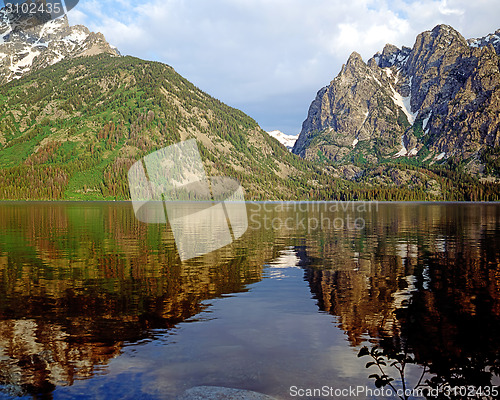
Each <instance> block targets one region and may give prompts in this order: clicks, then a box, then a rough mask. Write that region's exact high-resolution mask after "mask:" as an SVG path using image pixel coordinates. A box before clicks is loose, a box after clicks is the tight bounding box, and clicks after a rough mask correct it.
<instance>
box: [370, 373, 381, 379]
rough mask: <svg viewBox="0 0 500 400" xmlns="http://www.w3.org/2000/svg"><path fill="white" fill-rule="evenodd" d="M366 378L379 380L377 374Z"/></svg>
mask: <svg viewBox="0 0 500 400" xmlns="http://www.w3.org/2000/svg"><path fill="white" fill-rule="evenodd" d="M368 378H369V379H372V378H375V379H380V375H379V374H371V375H370V376H369V377H368Z"/></svg>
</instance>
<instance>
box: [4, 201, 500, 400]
mask: <svg viewBox="0 0 500 400" xmlns="http://www.w3.org/2000/svg"><path fill="white" fill-rule="evenodd" d="M358 206H359V205H357V206H356V207H354V208H346V207H337V208H334V207H333V206H332V205H331V204H330V205H329V204H322V205H319V206H318V205H314V206H311V205H309V206H304V205H300V206H299V205H297V204H293V203H292V204H286V205H283V204H272V205H270V204H266V205H265V206H264V205H263V204H262V203H253V204H248V205H247V208H248V213H249V229H248V231H247V232H246V233H245V235H244V236H243V237H242V239H241V240H240V241H237V242H234V243H233V244H231V245H230V246H227V247H225V248H223V249H220V250H218V251H216V252H213V253H210V254H207V255H205V256H203V257H199V258H197V259H194V260H190V261H188V262H181V261H180V259H179V256H178V253H177V250H176V247H175V241H174V237H173V235H172V232H171V230H170V227H169V226H168V225H148V224H143V223H141V222H138V221H137V220H136V219H135V218H134V214H133V210H132V208H131V205H130V204H128V203H92V204H88V203H85V204H83V203H51V204H45V203H37V204H21V203H19V204H12V203H10V204H9V203H5V204H2V205H1V206H0V228H1V229H0V299H1V300H0V383H1V384H2V385H3V386H4V389H5V390H6V391H7V392H8V393H10V394H11V395H22V394H33V395H35V394H36V395H38V396H40V395H42V394H44V393H45V394H46V395H47V396H51V395H52V394H54V393H57V391H56V392H54V391H55V390H56V388H58V387H59V388H60V387H69V386H72V385H75V383H76V382H77V381H81V380H82V379H83V380H92V379H96V377H98V376H106V375H107V374H109V369H110V368H111V361H112V360H116V359H120V358H123V359H127V357H128V356H127V354H124V351H125V349H126V348H128V347H129V346H132V347H133V346H134V344H139V343H143V342H144V341H145V340H146V341H151V342H152V343H153V342H155V341H156V342H158V343H163V344H162V345H161V346H163V347H162V349H166V348H168V349H170V350H169V353H168V354H167V353H162V354H163V357H164V358H165V359H168V360H169V361H168V368H169V369H168V371H170V368H173V369H174V370H175V369H176V368H178V367H181V366H182V365H184V364H183V363H184V362H186V360H185V359H184V358H183V357H185V355H183V356H182V357H181V354H184V353H185V351H186V349H191V350H190V351H191V353H192V355H191V357H192V359H190V360H189V363H190V364H189V365H191V367H190V368H191V370H190V371H188V370H186V371H185V372H183V374H179V373H177V375H174V374H173V372H168V371H167V370H166V369H165V371H166V372H165V374H166V375H168V374H172V376H175V378H171V380H169V382H170V383H171V385H170V387H169V388H168V393H170V394H171V395H175V394H178V393H179V391H180V390H181V388H182V387H184V386H185V385H187V382H189V384H192V385H195V384H200V383H203V384H205V383H207V382H208V383H209V384H216V383H219V384H220V383H221V382H223V383H226V384H231V386H232V387H241V388H247V389H254V390H259V391H262V392H265V393H268V394H271V395H274V396H276V397H277V398H288V394H287V393H288V392H287V387H289V386H290V385H292V384H296V382H302V383H303V384H304V385H307V384H309V385H312V384H317V385H319V386H321V385H322V384H335V385H341V384H342V385H348V384H353V385H356V384H359V383H360V380H361V379H364V380H363V381H362V384H367V385H370V384H371V382H370V381H369V380H368V378H367V375H368V373H367V371H366V370H364V362H360V363H358V364H356V363H357V362H358V361H356V350H355V349H354V348H355V347H359V346H361V345H362V344H366V343H367V341H370V342H372V343H379V344H380V345H381V346H383V348H385V349H388V350H391V351H401V350H402V349H405V350H407V351H409V352H411V353H413V354H414V355H415V358H416V360H417V362H418V363H419V364H421V365H429V366H430V368H431V371H432V372H433V374H434V376H437V377H439V378H440V379H443V380H447V381H450V380H452V379H454V377H457V376H459V377H460V379H461V380H457V381H456V384H459V383H458V382H462V383H460V384H464V383H466V382H467V383H468V384H485V383H488V382H490V383H491V382H495V381H494V380H493V381H492V376H494V375H495V369H494V368H493V369H492V368H491V367H492V366H493V367H495V366H497V365H498V359H499V350H500V345H499V344H498V340H497V339H498V332H500V329H499V328H500V235H499V232H500V206H498V205H453V204H447V205H432V204H411V205H405V204H385V205H378V206H376V207H375V206H373V204H372V205H368V206H366V205H365V207H364V208H359V207H358ZM327 220H329V221H330V225H326V223H327ZM311 221H313V222H311ZM314 221H316V222H318V223H317V224H316V223H315V222H314ZM322 221H323V222H322ZM333 221H337V222H336V223H334V222H333ZM339 221H343V222H344V223H340V222H339ZM348 221H351V222H352V223H350V224H349V223H348ZM353 221H358V223H357V224H355V223H354V222H353ZM361 222H362V223H361ZM266 224H268V225H267V226H266ZM269 224H271V225H270V226H269ZM304 280H305V282H304ZM265 282H269V283H265ZM273 282H274V283H273ZM285 283H286V284H287V285H291V286H290V287H293V288H294V289H293V290H291V289H287V290H285V291H283V288H285V287H288V286H282V285H283V284H285ZM280 285H281V286H280ZM307 286H308V287H309V289H308V290H310V293H311V295H312V297H313V299H315V300H312V299H311V298H310V297H309V298H308V297H307V296H302V295H300V293H299V292H298V288H299V287H303V288H304V289H307ZM249 290H251V291H250V292H249V293H248V296H246V297H237V299H236V300H237V301H238V302H242V303H241V307H243V309H245V310H246V309H248V310H254V311H253V313H251V312H250V311H248V313H249V314H248V318H247V319H246V320H245V319H240V317H238V318H236V317H235V316H236V315H239V314H238V313H237V312H236V311H235V312H234V313H233V314H231V313H230V315H232V317H231V318H229V317H228V316H227V315H226V314H225V312H226V313H227V311H222V310H225V309H224V307H229V304H230V302H229V300H228V299H223V300H221V302H215V303H216V304H219V305H220V307H221V308H216V309H215V310H212V308H211V306H212V304H215V303H214V301H215V300H214V299H217V298H220V297H225V296H224V295H227V294H235V293H244V292H247V291H249ZM236 300H235V301H236ZM251 301H257V302H259V301H260V302H261V303H260V306H259V307H260V308H259V307H257V306H255V305H252V304H253V303H252V304H250V303H251ZM315 303H317V307H318V308H319V310H320V311H321V312H322V313H327V314H330V315H333V316H334V318H332V317H329V320H322V321H328V323H329V324H330V325H331V328H328V329H329V330H328V331H327V330H326V328H325V327H324V326H323V325H321V326H322V327H323V328H322V329H324V330H325V332H321V333H320V332H317V331H315V329H318V328H314V326H320V325H315V324H316V322H314V323H313V322H310V327H309V329H310V330H312V332H307V334H306V333H305V331H304V330H302V326H301V325H304V321H306V320H308V321H312V320H310V319H308V318H309V317H307V316H309V315H310V316H312V313H314V312H316V313H317V309H316V311H314V307H313V308H308V307H309V305H312V306H314V304H315ZM291 304H294V306H293V307H295V308H294V310H295V311H294V310H292V309H290V307H291V306H290V305H291ZM267 307H269V308H267ZM259 310H262V311H261V313H262V315H260V314H259ZM304 310H309V311H307V313H306V312H305V311H304ZM206 312H209V314H206ZM240 312H241V311H240ZM271 313H276V314H272V315H274V316H275V317H274V318H275V319H276V318H281V320H280V324H281V325H280V326H279V330H280V331H281V332H282V336H286V340H285V339H283V338H281V340H280V341H276V342H275V341H274V339H268V342H267V343H265V342H263V341H262V340H263V339H262V340H261V341H260V342H256V343H255V344H252V343H253V342H252V340H253V338H252V339H250V337H247V336H245V334H243V333H241V335H240V337H247V340H246V341H245V340H242V339H238V346H236V345H232V344H231V343H232V342H231V341H232V340H235V339H234V337H235V336H234V330H235V329H239V332H246V331H249V330H251V331H252V332H254V333H255V335H257V336H262V337H267V336H265V335H264V333H265V332H268V330H269V327H268V326H270V325H269V324H271V323H273V324H274V323H275V322H274V321H273V322H271V321H270V320H269V315H271ZM266 314H267V315H266ZM278 316H279V317H278ZM250 317H251V318H250ZM207 318H208V320H210V321H212V320H213V321H215V320H219V322H218V323H220V324H222V327H218V328H211V326H212V323H208V322H207ZM315 318H316V317H315ZM250 319H251V320H252V322H251V324H250V322H249V320H250ZM183 321H186V322H190V323H195V324H201V325H199V326H200V329H202V331H203V332H206V334H207V335H210V334H213V335H219V336H220V337H217V340H221V342H223V343H224V345H222V344H218V345H217V346H219V347H218V348H221V349H225V350H223V352H222V353H220V354H224V353H225V354H226V355H227V358H226V359H224V357H223V358H221V359H220V360H217V361H216V360H214V358H210V359H209V360H206V361H203V359H204V358H203V357H204V356H203V354H213V353H211V352H210V351H209V350H208V349H204V348H202V347H200V348H198V347H197V346H196V345H195V339H194V338H195V337H196V340H199V337H198V336H196V335H194V334H193V333H189V332H188V331H187V330H184V331H183V332H182V333H179V338H178V344H177V345H173V344H172V343H171V342H168V344H165V342H164V341H162V340H163V339H162V338H163V337H164V335H165V334H168V332H171V331H172V329H173V328H174V327H178V326H180V325H179V324H181V323H182V322H183ZM196 321H199V322H196ZM236 321H237V322H236ZM314 321H316V320H314ZM332 321H333V322H334V323H335V324H331V322H332ZM318 323H319V324H322V323H323V322H318ZM235 324H237V325H238V327H235V326H234V325H235ZM193 326H194V325H193ZM196 326H198V325H196ZM214 326H215V325H214ZM217 326H218V325H217ZM273 326H274V325H273ZM287 326H288V328H286V327H287ZM304 328H307V327H304ZM211 329H213V331H212V330H211ZM273 329H277V328H276V327H275V328H273ZM331 329H333V330H339V332H344V333H345V335H346V336H345V337H346V339H347V341H345V340H344V339H342V337H341V336H338V335H337V336H335V335H334V334H333V332H334V331H332V330H331ZM211 332H217V333H216V334H214V333H211ZM230 332H233V334H231V333H230ZM308 335H313V336H314V341H315V342H314V343H312V342H310V340H311V339H310V338H309V336H308ZM213 340H215V339H213ZM305 340H307V341H308V342H309V343H308V344H307V345H305V344H303V345H302V346H300V348H301V349H302V350H303V351H304V354H301V355H300V357H299V356H298V355H297V354H296V353H297V346H296V343H300V342H304V341H305ZM257 343H258V344H257ZM271 343H272V345H271ZM292 343H294V344H293V346H292ZM175 346H177V348H176V347H175ZM182 346H184V347H182ZM252 346H255V347H252ZM259 347H260V348H261V349H262V348H267V349H268V350H267V355H266V354H265V353H263V352H262V351H259ZM327 348H331V349H337V350H332V351H335V352H336V353H335V354H336V356H335V358H331V360H330V359H326V358H322V357H323V355H324V354H325V351H324V349H327ZM176 349H177V350H176ZM181 349H183V350H182V351H181ZM194 349H196V351H195V350H194ZM136 350H137V351H139V352H140V351H142V350H140V349H138V348H137V349H136ZM158 351H160V350H158ZM161 351H164V350H161ZM183 351H184V353H183ZM204 352H206V353H204ZM315 352H318V353H315ZM125 353H126V352H125ZM191 353H190V354H191ZM144 354H146V353H144ZM173 354H179V356H176V357H178V358H175V357H174V356H173ZM273 354H274V356H273ZM277 355H279V356H277ZM351 356H352V359H353V360H352V361H347V358H346V357H351ZM134 357H137V356H134ZM231 357H233V358H231ZM200 359H201V360H202V361H199V360H200ZM341 359H342V360H343V361H342V362H340V361H339V360H341ZM181 360H182V361H181ZM197 360H198V361H197ZM280 360H281V361H282V363H285V360H287V361H286V365H287V367H286V368H285V367H284V366H283V365H281V364H279V361H280ZM293 360H296V361H293ZM299 360H300V361H299ZM328 360H330V361H328ZM332 360H333V361H332ZM143 361H144V360H143ZM144 362H146V361H144ZM151 363H153V362H152V361H151ZM194 363H196V368H195V367H194V365H195V364H194ZM238 363H239V364H238ZM263 363H264V364H263ZM275 363H276V364H275ZM294 363H295V364H294ZM224 364H227V365H231V366H232V370H233V371H235V370H237V369H238V368H239V367H238V366H239V365H240V364H241V365H243V364H244V365H245V367H246V368H250V366H252V365H254V364H255V367H252V368H255V370H252V371H253V372H252V371H251V372H249V374H250V375H251V376H252V377H253V378H252V379H250V380H249V379H248V375H245V374H241V375H238V376H235V377H233V376H232V375H230V374H227V372H226V375H224V372H222V371H225V370H224ZM279 365H281V366H279ZM464 366H466V367H464ZM145 368H146V367H145ZM164 368H166V367H164ZM266 368H269V371H270V372H269V373H268V374H267V376H265V374H263V373H262V371H263V370H265V369H266ZM194 370H196V373H195V372H193V371H194ZM306 370H307V371H309V372H308V373H307V374H305V373H304V371H306ZM214 371H219V374H222V375H224V376H222V377H218V378H217V379H220V380H221V382H220V381H217V379H216V378H215V377H214V373H215V372H214ZM481 371H483V373H482V372H481ZM142 374H143V378H144V380H146V376H147V374H146V372H143V373H142ZM460 374H461V375H460ZM166 375H165V376H166ZM215 375H217V374H216V373H215ZM270 375H272V376H270ZM245 377H246V378H245ZM362 377H363V378H362ZM165 379H166V378H165ZM409 379H410V380H411V379H413V377H412V376H410V377H409ZM457 379H458V378H457ZM249 382H251V384H250V383H249ZM121 385H123V386H124V387H127V383H126V382H123V383H122V384H121ZM177 386H178V387H177ZM127 388H128V387H127ZM128 389H130V388H128ZM130 390H131V389H130ZM158 390H160V389H158ZM163 390H167V389H165V388H163ZM165 393H166V392H162V391H161V390H160V391H159V392H156V393H154V394H152V395H151V397H153V398H154V397H165ZM108 395H109V393H108ZM111 397H112V396H111Z"/></svg>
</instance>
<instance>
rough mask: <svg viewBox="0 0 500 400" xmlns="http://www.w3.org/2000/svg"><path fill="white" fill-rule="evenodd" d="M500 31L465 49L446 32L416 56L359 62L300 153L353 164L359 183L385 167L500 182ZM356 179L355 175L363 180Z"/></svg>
mask: <svg viewBox="0 0 500 400" xmlns="http://www.w3.org/2000/svg"><path fill="white" fill-rule="evenodd" d="M499 54H500V30H499V31H497V32H496V33H495V34H491V35H488V36H486V37H484V38H480V39H469V40H466V39H465V38H464V37H463V36H462V35H461V34H460V33H458V32H457V31H456V30H454V29H453V28H452V27H450V26H447V25H439V26H436V27H435V28H434V29H433V30H431V31H426V32H423V33H421V34H420V35H418V37H417V38H416V41H415V44H414V45H413V47H412V48H409V47H402V48H398V47H396V46H393V45H390V44H388V45H386V46H385V48H384V49H383V51H382V52H381V53H380V52H379V53H377V54H375V55H374V56H373V57H372V58H371V59H369V60H368V62H366V63H365V62H364V61H363V59H362V58H361V56H360V55H359V54H358V53H355V52H354V53H352V54H351V56H350V57H349V59H348V60H347V63H346V64H345V65H343V66H342V69H341V71H340V73H339V74H338V75H337V77H336V78H335V79H334V80H333V81H332V82H331V83H330V84H329V85H328V86H326V87H324V88H322V89H321V90H320V91H319V92H318V93H317V96H316V99H315V100H314V101H313V102H312V104H311V106H310V108H309V113H308V116H307V119H306V120H305V121H304V123H303V125H302V130H301V133H300V135H299V139H298V140H297V142H296V143H295V146H294V148H293V152H294V153H295V154H298V155H300V156H301V157H304V158H306V159H309V160H320V161H321V160H322V161H325V162H330V163H333V165H343V166H346V165H351V166H352V167H355V169H356V173H355V174H354V175H356V174H357V176H358V177H360V176H365V177H366V175H369V174H370V173H371V172H370V171H371V170H370V168H371V167H376V166H380V165H384V164H386V163H397V164H411V165H416V166H422V167H430V166H433V165H434V166H436V165H454V166H455V167H457V168H458V169H460V170H463V171H465V172H467V173H468V174H469V175H473V176H478V177H481V178H483V179H489V180H495V179H497V178H498V177H500V161H499V158H500V133H499V128H500V115H499V110H500V58H499ZM354 175H353V176H354Z"/></svg>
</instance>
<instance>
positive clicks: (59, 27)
mask: <svg viewBox="0 0 500 400" xmlns="http://www.w3.org/2000/svg"><path fill="white" fill-rule="evenodd" d="M100 53H108V54H111V55H115V56H118V55H120V53H119V52H118V50H117V49H116V48H114V47H113V46H111V45H110V44H109V43H108V42H107V41H106V39H105V38H104V36H103V35H102V34H101V33H93V32H90V30H89V29H88V28H87V27H85V26H83V25H75V26H70V25H69V23H68V20H67V18H66V16H63V17H61V18H58V19H55V20H50V21H48V22H46V23H44V24H34V25H33V26H31V27H27V28H25V29H20V28H19V26H16V27H14V29H13V27H12V26H11V25H10V24H9V21H8V19H7V17H6V15H5V12H4V11H0V83H6V82H9V81H11V80H13V79H19V78H21V77H22V76H24V75H25V74H27V73H29V72H31V71H32V70H36V69H40V68H44V67H47V66H49V65H52V64H55V63H56V62H59V61H61V60H62V59H65V58H74V57H81V56H90V55H95V54H100Z"/></svg>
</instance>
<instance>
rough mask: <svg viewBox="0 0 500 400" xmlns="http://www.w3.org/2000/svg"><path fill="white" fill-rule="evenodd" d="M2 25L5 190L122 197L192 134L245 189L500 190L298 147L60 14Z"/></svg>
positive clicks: (489, 195)
mask: <svg viewBox="0 0 500 400" xmlns="http://www.w3.org/2000/svg"><path fill="white" fill-rule="evenodd" d="M2 26H3V25H2ZM2 29H4V30H3V31H2V32H3V36H1V37H2V38H3V39H2V41H3V42H2V44H1V45H0V46H1V47H0V52H1V53H2V55H1V57H2V60H3V61H2V62H3V64H2V66H3V67H2V68H3V69H1V70H0V80H1V82H3V83H1V84H0V98H1V102H0V171H1V173H0V199H2V200H61V199H65V200H127V199H129V198H130V197H129V196H130V195H129V190H128V179H127V171H128V169H129V167H130V166H131V165H132V164H133V163H135V162H136V161H137V160H139V159H141V158H143V157H144V156H146V155H147V154H150V153H151V152H153V151H155V150H158V149H160V148H163V147H165V146H168V145H171V144H174V143H178V142H179V141H182V140H186V139H190V138H195V139H196V140H197V143H198V147H199V150H200V153H201V156H202V160H203V162H204V165H205V169H206V172H207V175H210V176H230V177H234V178H236V179H238V180H239V181H240V182H241V184H242V186H243V188H244V189H245V198H246V199H247V200H361V199H380V200H443V199H447V200H499V199H500V190H499V189H498V187H497V186H495V185H494V184H492V183H488V182H485V183H480V182H477V181H475V180H473V179H472V178H470V177H464V176H462V175H460V174H459V173H455V172H453V171H446V170H436V169H434V170H432V171H431V170H416V169H414V168H413V167H412V166H410V165H406V166H401V165H398V166H391V165H389V164H387V165H386V167H384V168H386V169H385V170H378V169H372V170H367V169H366V170H362V168H360V167H359V166H358V165H354V164H345V165H340V166H339V165H336V164H333V163H330V162H325V157H324V156H322V157H321V158H320V159H319V160H317V159H313V160H309V159H307V158H308V157H306V159H304V158H301V157H298V156H297V155H295V154H292V153H291V152H289V151H287V149H286V148H285V147H284V146H283V145H281V144H280V143H279V142H278V140H276V139H275V138H273V137H271V136H270V135H269V134H268V133H267V132H265V131H263V130H262V129H261V128H260V127H259V125H258V124H257V122H255V121H254V120H253V119H252V118H250V117H249V116H247V115H245V114H244V113H243V112H241V111H239V110H237V109H234V108H232V107H229V106H227V105H226V104H224V103H222V102H220V101H219V100H217V99H214V98H213V97H211V96H210V95H208V94H207V93H204V92H203V91H201V90H200V89H198V88H197V87H196V86H195V85H193V84H192V83H191V82H189V81H187V80H186V79H184V78H183V77H182V76H180V75H179V74H177V73H176V72H175V70H174V69H173V68H172V67H170V66H168V65H165V64H162V63H159V62H151V61H144V60H140V59H137V58H134V57H123V56H120V55H119V53H118V51H117V50H116V49H114V48H113V47H112V46H110V45H109V44H108V43H107V42H106V40H105V38H104V37H103V36H102V35H101V34H100V33H92V32H90V31H89V30H88V29H87V28H85V27H83V26H75V27H70V26H69V25H67V21H66V20H65V19H64V18H63V19H59V20H56V21H51V22H48V23H46V24H44V25H39V26H35V27H33V28H30V29H27V30H26V31H21V30H19V29H17V30H14V31H9V30H8V29H5V27H4V28H2ZM352 63H355V64H356V65H358V64H359V65H361V64H364V63H363V62H362V60H361V59H360V57H357V58H356V59H355V60H353V62H352ZM352 63H351V64H352ZM346 68H347V67H346ZM349 68H351V67H349ZM363 68H364V67H363ZM386 75H387V73H386ZM353 83H354V84H356V82H355V81H353ZM394 107H395V106H394ZM301 137H302V142H304V136H303V135H301ZM300 140H301V138H300V137H299V140H298V141H297V143H299V141H300ZM306 142H307V140H306ZM309 142H310V141H309ZM308 144H311V143H308ZM360 147H361V146H360ZM295 148H297V144H296V145H295ZM492 157H494V154H493V155H492ZM401 158H403V157H401ZM327 161H328V160H327Z"/></svg>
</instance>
